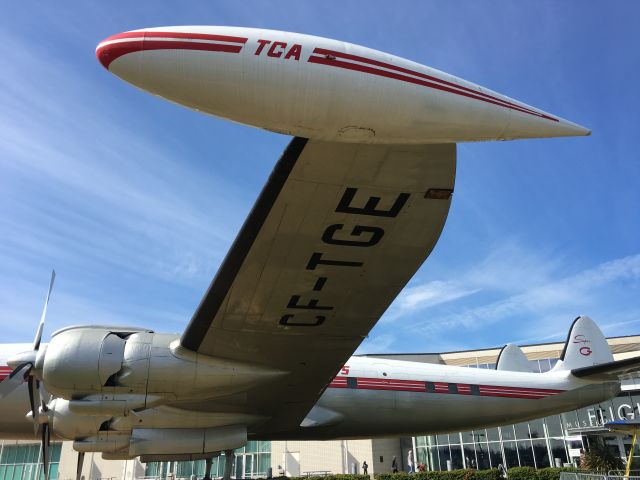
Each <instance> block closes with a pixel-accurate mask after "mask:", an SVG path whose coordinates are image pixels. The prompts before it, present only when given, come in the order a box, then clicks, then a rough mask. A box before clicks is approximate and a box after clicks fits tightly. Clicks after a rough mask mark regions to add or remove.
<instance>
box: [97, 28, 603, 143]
mask: <svg viewBox="0 0 640 480" xmlns="http://www.w3.org/2000/svg"><path fill="white" fill-rule="evenodd" d="M96 56H97V58H98V61H99V62H100V63H101V64H102V65H103V66H104V67H105V68H106V69H107V70H109V71H110V72H111V73H113V74H115V75H117V76H118V77H120V78H122V79H123V80H125V81H127V82H129V83H131V84H133V85H135V86H137V87H139V88H141V89H143V90H146V91H148V92H150V93H153V94H155V95H159V96H162V97H164V98H166V99H167V100H170V101H173V102H176V103H179V104H182V105H184V106H187V107H189V108H193V109H196V110H199V111H203V112H206V113H209V114H211V115H215V116H218V117H222V118H226V119H229V120H232V121H235V122H238V123H243V124H247V125H251V126H254V127H258V128H263V129H267V130H271V131H275V132H278V133H284V134H288V135H294V136H300V137H304V138H311V139H316V140H323V141H338V142H355V143H397V144H409V143H416V144H420V143H448V142H451V143H453V142H464V141H483V140H513V139H520V138H545V137H547V138H548V137H566V136H587V135H590V134H591V131H590V130H589V129H588V128H585V127H583V126H580V125H578V124H576V123H573V122H570V121H568V120H564V119H562V118H560V117H557V116H555V115H551V114H548V113H546V112H544V111H542V110H539V109H536V108H533V107H531V106H529V105H527V104H524V103H522V102H519V101H516V100H514V99H511V98H509V97H507V96H504V95H501V94H499V93H497V92H493V91H491V90H488V89H485V88H483V87H480V86H478V85H475V84H473V83H471V82H468V81H466V80H463V79H460V78H456V77H453V76H451V75H448V74H446V73H444V72H440V71H438V70H435V69H432V68H430V67H427V66H424V65H420V64H417V63H415V62H411V61H409V60H405V59H403V58H400V57H396V56H394V55H390V54H387V53H384V52H380V51H376V50H372V49H369V48H366V47H361V46H358V45H353V44H348V43H345V42H339V41H336V40H331V39H327V38H322V37H315V36H311V35H304V34H297V33H290V32H281V31H275V30H264V29H254V28H241V27H213V26H209V27H208V26H190V27H159V28H150V29H143V30H134V31H130V32H124V33H120V34H116V35H113V36H111V37H109V38H107V39H105V40H104V41H102V42H101V43H100V44H99V45H98V46H97V48H96Z"/></svg>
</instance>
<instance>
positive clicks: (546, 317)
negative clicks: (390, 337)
mask: <svg viewBox="0 0 640 480" xmlns="http://www.w3.org/2000/svg"><path fill="white" fill-rule="evenodd" d="M523 275H525V276H526V272H523ZM639 280H640V255H633V256H629V257H624V258H620V259H616V260H612V261H609V262H605V263H602V264H600V265H596V266H594V267H591V268H587V269H584V270H582V271H580V272H578V273H575V274H572V275H569V276H566V277H564V278H559V279H556V280H551V281H545V282H544V284H541V285H538V286H535V287H533V288H527V289H526V290H525V291H522V292H521V293H517V294H514V295H509V296H506V297H504V298H500V299H499V300H496V301H491V302H488V303H481V304H478V305H473V304H468V303H467V304H465V305H461V306H460V307H458V308H455V309H454V310H453V311H452V312H449V313H445V314H443V313H442V312H437V313H435V314H430V313H429V312H425V315H424V318H423V319H420V320H416V319H413V321H412V322H411V327H410V328H411V330H412V331H413V332H415V333H420V334H422V335H426V336H433V335H434V334H436V333H438V334H442V332H446V331H456V330H457V331H461V330H464V331H465V332H475V331H480V330H483V329H487V328H491V326H492V325H495V324H501V323H503V322H504V321H507V320H509V319H521V318H523V317H530V318H536V317H537V318H538V321H537V322H535V323H534V324H533V325H531V327H532V328H531V329H529V328H522V329H521V331H527V330H537V331H538V332H539V333H538V335H536V337H535V338H537V339H538V340H544V339H548V338H550V335H547V334H546V333H548V332H549V330H546V331H545V329H546V328H547V327H548V326H549V324H550V323H551V324H553V323H554V320H555V321H557V319H558V316H560V315H564V314H565V313H566V312H567V311H573V312H576V311H577V313H580V311H581V310H582V309H586V308H594V309H599V302H600V301H601V298H602V297H603V296H604V297H606V296H607V295H609V293H610V289H611V288H615V286H616V284H623V285H624V288H625V289H626V290H627V291H628V294H632V292H633V291H635V290H637V287H638V281H639ZM473 285H478V283H477V277H476V276H474V281H473ZM461 288H465V287H464V286H463V287H461ZM466 288H468V287H466ZM602 300H604V299H602ZM607 304H608V302H607ZM585 313H586V312H585ZM620 313H622V312H620ZM568 320H569V318H568V317H567V318H566V319H565V320H564V321H565V322H566V321H568ZM553 331H554V332H556V330H555V329H554V330H553ZM554 335H555V333H554Z"/></svg>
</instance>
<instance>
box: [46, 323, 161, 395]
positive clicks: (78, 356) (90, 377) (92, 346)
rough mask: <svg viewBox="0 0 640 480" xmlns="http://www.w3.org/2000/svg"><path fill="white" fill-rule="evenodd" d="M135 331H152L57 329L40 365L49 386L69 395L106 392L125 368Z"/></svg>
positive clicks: (91, 328)
mask: <svg viewBox="0 0 640 480" xmlns="http://www.w3.org/2000/svg"><path fill="white" fill-rule="evenodd" d="M134 333H146V334H152V332H150V331H144V330H137V329H130V330H118V329H109V328H104V327H71V328H65V329H63V330H60V331H58V332H56V333H54V334H53V337H52V338H51V342H49V344H48V345H47V349H46V351H45V354H44V358H43V360H42V366H40V365H37V366H38V367H41V377H42V380H43V381H44V382H45V385H46V387H47V390H48V391H49V392H51V393H52V394H53V395H54V396H56V397H62V398H66V399H71V398H82V397H84V396H86V395H91V394H94V393H102V392H103V391H104V390H105V387H106V386H108V385H109V383H110V379H111V377H112V376H113V375H115V374H117V373H118V372H119V371H120V370H121V369H122V362H123V360H124V353H125V352H124V351H125V345H126V339H127V338H128V337H129V336H131V335H132V334H134ZM39 369H40V368H39ZM110 393H112V390H110Z"/></svg>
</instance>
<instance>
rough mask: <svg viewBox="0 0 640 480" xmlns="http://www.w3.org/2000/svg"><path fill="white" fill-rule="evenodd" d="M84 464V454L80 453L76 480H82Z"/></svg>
mask: <svg viewBox="0 0 640 480" xmlns="http://www.w3.org/2000/svg"><path fill="white" fill-rule="evenodd" d="M83 463H84V452H78V465H77V467H76V480H81V479H82V464H83Z"/></svg>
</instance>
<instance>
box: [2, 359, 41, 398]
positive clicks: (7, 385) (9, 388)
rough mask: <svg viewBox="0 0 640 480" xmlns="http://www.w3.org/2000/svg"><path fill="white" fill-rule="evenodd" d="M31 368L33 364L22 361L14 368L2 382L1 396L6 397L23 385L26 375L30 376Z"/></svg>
mask: <svg viewBox="0 0 640 480" xmlns="http://www.w3.org/2000/svg"><path fill="white" fill-rule="evenodd" d="M31 368H33V365H31V364H30V363H22V364H20V365H18V366H17V367H16V368H14V369H13V371H12V372H11V373H10V374H9V376H8V377H7V378H5V379H4V380H3V381H2V382H0V398H4V397H5V396H6V395H9V394H10V393H11V392H13V391H14V390H15V389H16V388H18V387H19V386H20V385H22V384H23V383H24V381H25V379H26V377H28V376H29V372H30V371H31Z"/></svg>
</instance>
